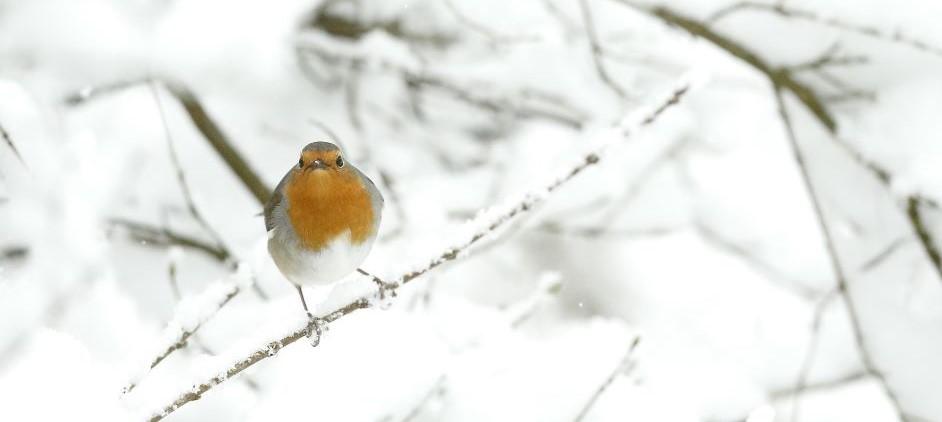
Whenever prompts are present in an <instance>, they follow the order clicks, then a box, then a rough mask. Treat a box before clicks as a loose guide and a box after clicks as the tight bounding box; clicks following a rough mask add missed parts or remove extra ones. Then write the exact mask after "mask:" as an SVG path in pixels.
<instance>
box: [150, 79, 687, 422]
mask: <svg viewBox="0 0 942 422" xmlns="http://www.w3.org/2000/svg"><path fill="white" fill-rule="evenodd" d="M688 90H689V84H688V83H686V82H683V83H681V84H679V85H677V86H676V87H675V88H674V89H673V90H672V91H671V92H670V94H669V95H668V96H667V97H665V98H664V99H662V100H660V101H658V102H657V103H655V107H654V108H652V109H650V111H648V112H647V113H645V114H643V115H642V116H641V118H640V120H639V121H638V122H626V123H627V124H625V123H623V124H621V125H619V126H618V127H617V128H616V129H617V134H618V135H620V136H619V137H618V138H617V139H610V140H609V142H607V143H604V144H602V145H601V146H599V147H598V148H595V149H593V150H590V151H589V152H587V153H586V154H585V155H583V156H582V159H581V160H579V161H578V162H577V163H576V164H574V165H573V166H572V167H569V168H568V169H567V170H566V171H565V172H564V173H562V174H561V175H559V176H558V177H556V178H554V179H552V180H550V181H549V182H548V183H546V184H544V185H543V186H542V187H540V188H539V189H538V190H536V191H533V192H529V193H527V194H525V195H523V196H521V197H519V198H517V200H516V201H513V202H511V203H510V205H509V206H503V207H498V208H495V209H491V210H488V211H487V212H484V213H482V214H481V215H480V216H479V217H478V218H477V219H475V220H474V221H472V222H471V226H472V227H476V228H477V229H476V230H471V232H470V234H469V235H468V236H467V238H465V239H464V240H462V241H459V242H457V243H455V244H454V246H451V247H447V248H445V249H444V250H443V251H442V252H441V253H440V254H439V255H437V256H436V257H435V258H433V259H431V260H430V261H428V262H427V263H426V264H425V265H423V266H421V267H419V268H417V269H414V270H411V271H407V272H405V273H402V274H401V275H399V276H398V277H396V278H393V279H392V280H393V281H391V282H390V281H386V282H384V284H386V285H388V286H390V288H391V289H397V288H399V287H401V286H403V285H405V284H406V283H409V282H410V281H412V280H415V279H417V278H419V277H421V276H423V275H424V274H426V273H428V272H429V271H432V270H434V269H435V268H437V267H439V266H441V265H443V264H445V263H447V262H450V261H453V260H455V259H457V258H458V257H459V256H462V254H463V253H465V252H466V251H467V250H468V249H469V248H471V247H472V246H474V245H475V244H477V243H478V242H479V241H481V240H482V239H484V238H485V237H487V236H489V235H491V234H492V233H495V232H496V231H497V230H498V229H500V228H502V227H503V226H504V225H506V224H507V223H508V222H510V221H512V220H514V219H515V217H516V216H518V215H520V214H523V213H526V212H528V211H529V210H531V209H532V208H533V207H534V206H535V205H537V204H539V203H542V202H543V201H544V200H545V199H547V198H548V197H549V196H550V195H551V194H552V193H554V192H555V191H556V190H557V189H559V188H560V187H562V186H563V185H565V184H566V183H567V182H569V181H570V180H572V178H574V177H575V176H576V175H578V174H579V173H581V172H582V171H584V170H585V169H587V168H589V167H591V166H593V165H595V164H597V163H598V162H599V160H600V158H601V156H600V154H602V153H603V152H604V151H605V150H606V149H607V147H609V146H610V145H611V144H612V143H614V142H615V141H617V140H623V139H625V138H628V137H630V136H631V135H632V134H633V133H634V131H635V130H637V129H640V128H642V127H645V126H648V125H650V124H651V123H653V122H654V121H655V120H656V119H657V118H658V117H660V116H661V114H662V113H663V112H664V111H665V110H667V109H668V108H669V107H671V106H672V105H674V104H676V103H677V102H678V101H680V99H681V98H682V97H683V96H684V94H686V93H687V91H688ZM375 297H376V295H366V296H361V297H359V298H357V299H355V300H353V301H351V302H349V303H347V304H346V305H343V306H341V307H339V308H337V309H335V310H333V311H330V312H327V313H322V314H320V315H319V316H318V317H317V318H316V320H315V321H307V320H305V321H304V323H303V324H301V323H299V326H298V327H297V328H296V329H294V330H293V331H291V332H288V333H284V334H282V335H280V336H276V337H275V338H274V339H273V340H271V341H268V342H266V343H265V344H263V345H261V346H260V347H259V348H258V349H256V350H255V351H253V352H252V353H250V354H248V355H247V356H245V357H243V358H241V359H239V360H237V361H236V362H235V363H233V364H232V365H231V366H228V367H227V368H225V369H221V370H220V371H218V372H216V373H218V374H219V375H216V376H213V377H211V378H209V379H207V380H205V381H204V382H201V383H199V384H196V385H194V386H193V387H192V388H190V389H189V390H187V391H186V392H184V393H182V394H180V395H179V396H178V397H177V399H176V400H174V401H173V402H172V403H170V404H168V405H167V406H165V407H164V408H163V409H161V410H160V411H158V412H157V413H155V414H153V416H152V417H151V418H150V420H151V421H152V422H155V421H159V420H161V419H163V418H164V417H166V416H167V415H169V414H170V413H172V412H174V411H175V410H177V409H178V408H180V406H183V405H185V404H187V403H189V402H192V401H195V400H199V399H200V398H201V397H202V396H203V394H205V393H206V392H207V391H209V390H210V389H212V388H213V387H215V386H216V385H219V384H221V383H223V382H225V381H226V380H227V379H229V378H231V377H233V376H235V375H236V374H238V373H240V372H242V371H244V370H245V369H247V368H249V367H251V366H252V365H254V364H256V363H258V362H260V361H262V360H264V359H266V358H269V357H272V356H275V355H276V354H277V353H278V352H279V351H280V350H281V349H282V348H284V347H286V346H288V345H290V344H291V343H294V342H296V341H298V340H300V339H301V338H304V337H305V336H307V334H308V333H309V332H311V330H312V329H313V328H314V326H315V325H317V324H327V323H331V322H334V321H336V320H338V319H340V318H341V317H343V316H346V315H349V314H351V313H354V312H356V311H358V310H361V309H367V308H371V307H373V306H374V300H373V299H375Z"/></svg>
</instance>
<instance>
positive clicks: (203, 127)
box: [65, 78, 271, 205]
mask: <svg viewBox="0 0 942 422" xmlns="http://www.w3.org/2000/svg"><path fill="white" fill-rule="evenodd" d="M152 81H153V82H160V83H161V84H163V86H164V87H165V88H167V91H168V92H170V93H171V94H173V97H174V98H175V99H176V100H177V101H178V102H179V103H180V104H181V105H182V106H183V108H184V110H185V111H186V113H187V116H188V117H189V118H190V121H191V122H193V125H194V126H196V129H197V130H198V131H199V132H200V134H202V135H203V138H204V139H206V141H207V142H209V144H210V146H212V147H213V150H215V151H216V154H217V155H219V157H220V158H222V159H223V161H225V163H226V165H227V166H228V167H229V169H230V170H232V172H233V173H235V175H236V177H238V178H239V180H240V181H241V182H242V185H243V186H245V188H246V189H248V190H249V192H250V193H251V194H252V195H253V196H254V197H255V200H256V201H258V203H259V205H264V204H265V203H267V202H268V198H269V196H271V189H269V188H268V185H267V184H265V183H264V182H263V181H262V179H261V177H259V176H258V174H257V173H256V172H255V170H253V169H252V167H251V166H250V165H249V163H248V161H246V160H245V158H244V157H242V154H241V153H239V151H238V150H237V149H236V148H235V147H234V146H233V144H232V141H231V140H230V139H229V137H228V136H226V134H225V133H224V132H223V131H222V129H221V128H220V127H219V125H218V124H217V123H216V121H215V120H213V118H212V117H211V116H210V115H209V113H207V111H206V108H205V107H203V103H202V102H201V101H200V99H199V98H198V97H197V96H196V94H194V93H193V91H192V90H191V89H190V88H189V87H187V86H186V85H184V84H183V83H182V82H179V81H169V80H161V79H154V78H142V79H133V80H127V81H120V82H116V83H113V84H108V85H102V86H97V87H87V88H84V89H82V90H80V91H79V92H77V93H75V94H72V95H70V96H68V97H66V98H65V103H66V104H68V105H72V106H76V105H81V104H84V103H86V102H87V101H89V100H91V99H94V98H97V97H100V96H103V95H109V94H113V93H116V92H120V91H123V90H126V89H128V88H134V87H137V86H140V85H143V84H150V83H151V82H152Z"/></svg>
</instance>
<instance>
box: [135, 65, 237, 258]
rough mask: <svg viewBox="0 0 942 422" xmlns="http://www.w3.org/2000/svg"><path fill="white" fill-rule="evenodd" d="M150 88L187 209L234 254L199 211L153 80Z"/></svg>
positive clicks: (220, 246) (227, 252)
mask: <svg viewBox="0 0 942 422" xmlns="http://www.w3.org/2000/svg"><path fill="white" fill-rule="evenodd" d="M148 87H149V88H150V93H151V95H152V96H153V98H154V104H155V105H156V106H157V113H158V114H159V115H160V122H161V123H162V124H163V128H164V135H165V136H164V138H165V139H166V141H167V151H169V153H170V162H171V163H172V164H173V168H174V173H175V174H176V177H177V184H178V185H179V186H180V191H181V192H182V193H183V200H184V202H186V209H187V211H189V213H190V216H191V217H193V220H195V221H196V223H197V224H199V225H200V227H201V228H202V229H203V231H204V232H206V234H208V235H209V237H211V238H212V239H213V242H215V243H216V248H217V249H219V250H223V251H226V254H227V255H230V256H231V255H232V251H230V250H229V248H227V247H226V245H225V243H224V242H223V241H222V237H221V236H219V233H218V232H217V231H216V230H215V229H213V227H212V226H211V225H210V224H209V222H208V221H206V218H205V217H203V214H202V213H201V212H200V211H199V208H197V207H196V201H195V200H194V199H193V192H192V191H191V190H190V185H189V184H188V183H187V181H186V174H184V173H183V165H182V164H180V157H179V156H178V155H177V150H176V148H175V147H174V146H173V137H172V136H171V135H170V127H169V126H168V125H167V116H166V115H165V114H164V107H163V104H162V103H161V101H160V93H159V92H157V88H156V87H155V86H154V83H153V82H150V83H148Z"/></svg>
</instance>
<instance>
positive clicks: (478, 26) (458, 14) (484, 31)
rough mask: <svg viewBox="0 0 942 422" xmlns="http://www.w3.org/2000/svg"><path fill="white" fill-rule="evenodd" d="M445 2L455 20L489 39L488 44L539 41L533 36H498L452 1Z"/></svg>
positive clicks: (446, 0)
mask: <svg viewBox="0 0 942 422" xmlns="http://www.w3.org/2000/svg"><path fill="white" fill-rule="evenodd" d="M444 1H445V6H447V9H448V11H449V12H451V14H452V16H454V17H455V19H457V20H458V22H459V23H461V24H462V25H464V26H465V27H467V28H468V29H470V30H471V31H472V32H474V33H477V34H479V35H481V36H483V37H484V38H487V40H488V42H490V43H491V44H492V45H499V44H508V43H515V42H528V41H536V40H537V38H536V37H533V36H513V35H501V34H498V33H497V32H495V31H494V30H492V29H491V28H488V27H487V26H486V25H484V24H482V23H480V22H477V21H475V20H474V19H471V18H470V17H468V15H466V14H465V13H464V12H462V11H461V9H459V8H458V6H457V5H455V3H453V2H452V0H444Z"/></svg>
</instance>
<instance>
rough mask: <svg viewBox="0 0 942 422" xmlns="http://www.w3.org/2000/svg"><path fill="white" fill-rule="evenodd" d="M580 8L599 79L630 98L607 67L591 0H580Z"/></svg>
mask: <svg viewBox="0 0 942 422" xmlns="http://www.w3.org/2000/svg"><path fill="white" fill-rule="evenodd" d="M579 10H580V12H581V13H582V23H583V25H585V32H586V35H587V36H588V38H589V47H590V49H591V50H592V63H593V64H594V65H595V72H596V73H597V74H598V75H599V79H601V80H602V82H603V83H605V85H607V86H608V87H609V88H610V89H611V90H612V92H614V93H615V94H616V95H618V98H619V99H621V100H622V101H625V100H627V99H628V97H629V96H628V92H627V91H625V89H624V88H622V87H621V85H619V84H618V82H616V81H615V79H613V78H612V76H611V75H609V74H608V70H606V68H605V62H604V61H603V59H604V55H605V53H604V52H603V51H602V43H601V42H600V41H599V35H598V32H597V31H596V28H595V21H594V20H593V19H592V10H591V9H589V0H579Z"/></svg>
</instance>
